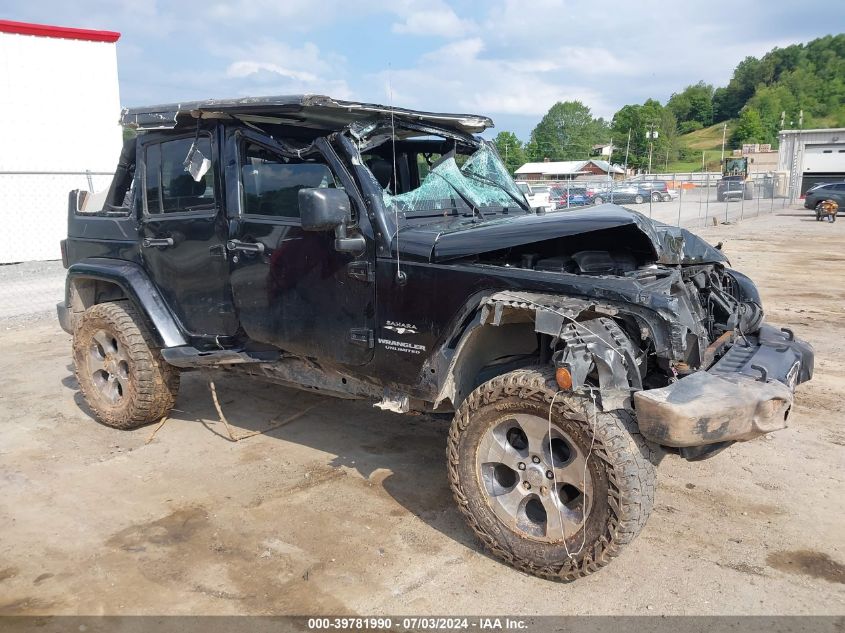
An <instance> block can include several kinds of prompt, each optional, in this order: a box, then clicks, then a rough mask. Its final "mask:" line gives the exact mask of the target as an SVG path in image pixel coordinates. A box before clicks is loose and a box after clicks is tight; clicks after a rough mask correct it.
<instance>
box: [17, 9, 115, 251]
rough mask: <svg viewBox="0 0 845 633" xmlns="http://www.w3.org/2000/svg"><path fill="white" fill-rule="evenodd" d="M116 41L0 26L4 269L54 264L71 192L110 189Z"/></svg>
mask: <svg viewBox="0 0 845 633" xmlns="http://www.w3.org/2000/svg"><path fill="white" fill-rule="evenodd" d="M119 37H120V33H115V32H112V31H92V30H88V29H74V28H65V27H57V26H48V25H44V24H29V23H24V22H12V21H8V20H0V223H2V226H3V230H2V231H0V263H10V262H21V261H32V260H47V259H59V258H60V257H61V253H60V251H59V240H61V239H62V238H63V237H65V235H66V233H67V200H68V192H69V191H70V190H71V189H89V190H93V191H97V190H100V189H104V188H106V187H107V186H108V184H109V181H110V174H111V172H112V171H113V170H114V167H115V165H116V164H117V159H118V156H119V154H120V149H121V144H122V142H121V135H122V131H121V127H120V125H119V123H118V119H119V116H120V94H119V91H118V83H117V53H116V46H115V42H117V40H118V38H119Z"/></svg>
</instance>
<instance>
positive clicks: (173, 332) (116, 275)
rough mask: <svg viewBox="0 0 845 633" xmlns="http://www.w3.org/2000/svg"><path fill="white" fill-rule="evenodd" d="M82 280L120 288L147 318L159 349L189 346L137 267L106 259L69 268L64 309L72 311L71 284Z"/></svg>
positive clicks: (72, 291) (165, 304) (165, 306)
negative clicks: (105, 283)
mask: <svg viewBox="0 0 845 633" xmlns="http://www.w3.org/2000/svg"><path fill="white" fill-rule="evenodd" d="M81 279H94V280H97V281H104V282H107V283H111V284H114V285H116V286H118V287H120V288H121V290H123V293H124V294H125V295H126V297H127V298H128V299H129V300H130V301H132V302H133V303H134V304H135V306H136V307H137V308H138V309H139V310H140V311H141V312H142V313H143V314H144V315H145V316H146V318H147V321H148V323H149V325H150V326H151V330H152V332H151V333H152V335H153V336H154V337H155V338H156V340H157V342H158V343H159V344H160V345H161V346H162V347H179V346H182V345H187V344H188V341H187V340H186V338H185V333H184V330H183V329H182V327H181V325H180V324H179V322H178V321H177V320H176V318H175V317H174V316H173V313H172V312H171V311H170V308H169V307H168V306H167V303H165V301H164V298H163V297H162V296H161V293H160V292H159V290H158V288H157V287H156V286H155V284H154V283H153V282H152V280H151V279H150V277H149V275H147V273H146V272H145V271H144V269H143V268H142V267H141V266H140V265H138V264H136V263H134V262H129V261H124V260H119V259H108V258H105V257H89V258H87V259H83V260H82V261H79V262H77V263H75V264H72V265H71V266H70V267H69V268H68V272H67V279H66V281H65V305H66V306H67V307H68V308H69V309H74V303H73V299H74V284H75V282H76V281H77V280H81ZM74 312H77V310H74Z"/></svg>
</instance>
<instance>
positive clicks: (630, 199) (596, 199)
mask: <svg viewBox="0 0 845 633" xmlns="http://www.w3.org/2000/svg"><path fill="white" fill-rule="evenodd" d="M651 197H652V192H651V191H649V190H648V189H642V188H641V187H639V186H631V185H624V186H621V187H613V188H611V189H606V190H604V191H599V192H597V193H596V194H595V195H594V196H593V204H604V203H605V202H612V203H614V204H631V203H633V204H642V203H643V202H645V201H646V200H648V199H650V198H651Z"/></svg>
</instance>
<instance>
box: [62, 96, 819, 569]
mask: <svg viewBox="0 0 845 633" xmlns="http://www.w3.org/2000/svg"><path fill="white" fill-rule="evenodd" d="M122 123H123V125H124V126H125V127H127V128H131V129H133V130H135V131H137V136H136V137H135V138H132V139H131V140H129V141H127V142H126V144H125V146H124V149H123V152H122V154H121V157H120V161H119V164H118V168H117V172H116V174H115V177H114V180H113V182H112V185H111V188H110V189H109V190H108V192H106V194H105V196H104V197H103V198H102V199H100V200H98V199H97V196H94V195H89V194H87V193H84V192H79V191H74V192H72V193H71V195H70V201H69V202H70V204H69V211H68V238H67V240H65V241H64V242H63V243H62V246H63V256H64V259H65V265H66V267H67V268H68V275H67V293H66V298H65V301H64V302H63V303H61V304H60V305H59V306H58V312H59V319H60V321H61V324H62V327H63V328H64V329H65V330H66V331H68V332H70V333H72V334H73V357H74V362H75V365H76V374H77V378H78V380H79V385H80V388H81V391H82V393H83V395H84V396H85V399H86V401H87V403H88V404H89V406H90V407H91V409H92V410H93V411H94V413H95V414H96V416H97V417H98V419H99V420H100V421H101V422H102V423H103V424H107V425H109V426H114V427H118V428H132V427H135V426H138V425H141V424H146V423H150V422H153V421H156V420H158V419H160V418H161V417H162V416H163V415H165V414H166V413H167V411H168V410H169V409H170V408H171V407H172V406H173V404H174V401H175V399H176V393H177V389H178V386H179V374H180V371H182V370H185V369H190V368H201V367H216V368H220V369H224V370H226V371H237V372H243V373H245V374H248V375H251V376H255V377H257V378H261V379H265V380H270V381H275V382H277V383H280V384H283V385H287V386H293V387H298V388H301V389H308V390H314V391H319V392H320V393H325V394H327V395H333V396H338V397H343V398H367V399H372V400H374V401H376V402H377V406H380V407H382V408H384V409H388V410H391V411H395V412H397V413H403V412H410V411H418V412H431V413H449V414H453V415H454V418H453V422H452V426H451V430H450V432H449V437H448V450H447V456H448V475H449V480H450V482H451V486H452V489H453V491H454V495H455V499H456V501H457V503H458V507H459V508H460V511H461V512H462V513H463V514H464V515H465V516H466V519H467V521H468V522H469V524H470V526H471V527H472V529H473V530H474V531H475V532H476V533H477V534H478V536H479V537H480V538H481V539H482V541H483V542H484V544H485V545H486V546H487V547H488V548H489V549H490V550H491V551H492V552H493V553H494V554H496V555H497V556H499V557H501V558H502V559H504V560H506V561H507V562H508V563H510V564H512V565H514V566H515V567H517V568H519V569H521V570H524V571H526V572H528V573H532V574H536V575H538V576H542V577H547V578H559V579H565V580H572V579H576V578H578V577H580V576H584V575H586V574H589V573H591V572H593V571H596V570H597V569H599V568H601V567H602V566H604V565H606V564H607V563H608V562H609V561H610V560H611V559H612V558H613V557H615V556H616V555H617V554H618V553H619V551H620V549H621V547H622V546H623V545H624V544H626V543H628V542H630V541H631V540H632V539H633V538H634V537H635V536H636V535H637V533H638V532H639V531H640V530H641V529H642V527H643V525H644V524H645V521H646V519H647V517H648V515H649V513H650V511H651V509H652V505H653V499H654V489H655V465H656V463H657V462H658V461H659V458H660V456H661V455H662V454H663V452H664V451H666V450H667V449H671V450H674V451H677V452H680V454H681V455H682V456H683V457H685V458H687V459H701V458H703V457H707V456H709V455H712V454H714V453H716V452H718V451H719V450H720V449H723V448H725V447H726V446H728V445H730V444H731V443H733V442H737V441H744V440H750V439H752V438H754V437H757V436H759V435H761V434H763V433H768V432H770V431H774V430H777V429H781V428H784V427H785V426H786V421H787V417H788V415H789V411H790V407H791V405H792V401H793V390H794V388H795V386H796V385H797V384H798V383H801V382H804V381H806V380H809V379H810V378H811V376H812V371H813V351H812V348H811V347H810V346H809V345H808V344H806V343H804V342H801V341H800V340H798V339H796V338H795V337H794V336H793V334H792V332H790V331H789V330H787V329H781V328H778V327H774V326H771V325H767V324H765V323H764V321H763V309H762V307H761V305H760V295H759V294H758V292H757V289H756V288H755V286H754V284H753V283H752V282H751V280H749V279H748V278H747V277H746V276H745V275H743V274H741V273H739V272H737V271H735V270H732V269H731V268H730V266H729V264H728V261H727V259H726V258H725V256H724V255H723V254H722V252H721V251H720V250H717V249H716V248H713V247H711V246H709V245H708V244H706V243H705V242H704V241H702V240H701V239H699V238H698V237H696V236H695V235H693V234H691V233H689V232H687V231H685V230H683V229H678V228H675V227H670V226H665V225H662V224H659V223H656V222H651V221H649V220H648V219H646V218H645V217H643V216H642V215H640V214H638V213H635V212H632V211H628V210H626V209H624V208H622V207H619V206H615V205H612V204H605V205H601V206H598V207H594V208H590V209H586V210H583V211H570V212H568V213H548V214H543V213H541V212H540V211H538V210H536V211H535V210H533V209H531V208H530V207H529V206H528V204H527V203H526V200H525V197H524V196H523V194H522V193H521V192H520V190H519V188H518V187H517V186H516V185H515V184H514V182H513V180H512V179H511V178H510V176H509V175H508V173H507V171H506V169H505V167H504V166H503V164H502V162H501V160H500V159H499V156H498V155H497V154H496V151H495V149H494V148H493V147H492V145H491V144H490V143H488V142H485V141H484V140H482V139H481V138H479V137H478V136H476V135H477V134H478V133H480V132H482V131H483V130H485V129H487V128H489V127H491V126H492V122H491V121H490V119H488V118H485V117H482V116H473V115H455V114H435V113H428V112H414V111H410V110H404V109H399V108H389V107H385V106H378V105H371V104H363V103H353V102H345V101H338V100H334V99H331V98H328V97H322V96H314V95H306V96H291V97H273V98H247V99H237V100H226V101H204V102H195V103H184V104H179V105H163V106H155V107H148V108H135V109H129V110H126V111H124V112H123V114H122Z"/></svg>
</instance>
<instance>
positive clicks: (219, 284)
mask: <svg viewBox="0 0 845 633" xmlns="http://www.w3.org/2000/svg"><path fill="white" fill-rule="evenodd" d="M195 139H196V144H197V149H199V151H200V152H201V153H202V155H203V156H204V157H205V158H207V159H208V160H209V161H210V162H209V163H208V164H207V167H208V169H207V170H206V171H205V172H204V173H203V174H202V175H201V176H200V177H199V178H198V179H195V178H194V177H193V176H191V174H190V173H188V172H187V171H186V168H185V165H184V162H185V159H186V157H187V156H188V152H189V150H190V149H191V147H192V145H193V144H194V141H195ZM138 152H139V154H138V163H139V165H141V166H142V170H143V173H142V178H143V182H144V187H143V210H142V214H141V256H142V258H143V261H144V267H145V268H146V270H147V272H148V273H149V275H150V276H151V277H152V280H153V282H154V283H155V284H156V286H158V288H159V290H160V291H161V293H162V295H163V297H164V300H165V301H166V302H167V304H168V306H169V307H170V309H171V311H172V312H173V314H174V315H175V316H176V318H177V319H178V320H179V322H180V323H181V325H182V327H183V328H184V329H185V331H186V332H187V333H188V334H189V335H190V336H192V337H204V338H208V339H210V340H213V341H216V342H217V343H224V342H225V339H224V338H221V337H227V336H230V335H234V334H235V332H236V331H237V327H238V323H237V319H236V316H235V312H234V306H233V303H232V292H231V287H230V285H229V262H228V260H227V257H226V249H225V243H226V237H227V230H228V229H227V221H226V218H225V215H224V214H223V212H222V207H223V205H222V204H221V200H222V199H223V192H222V184H221V182H220V179H219V171H220V170H219V159H218V151H217V142H216V138H215V136H214V134H213V133H212V132H203V133H201V134H199V136H196V135H195V134H194V133H191V134H189V135H183V136H179V135H172V134H149V135H144V136H143V137H142V138H141V140H140V141H139V147H138Z"/></svg>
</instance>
